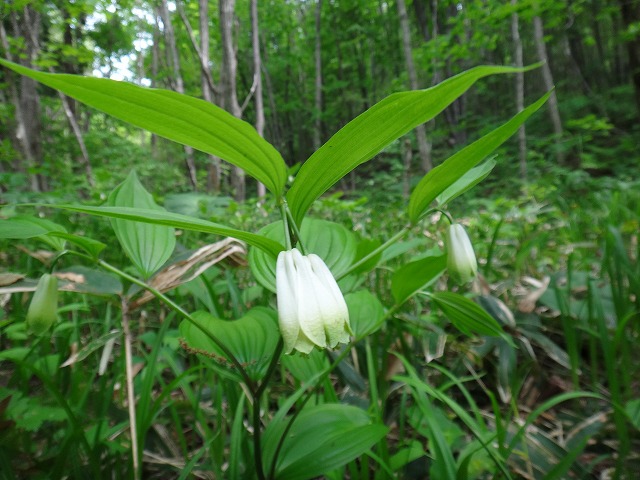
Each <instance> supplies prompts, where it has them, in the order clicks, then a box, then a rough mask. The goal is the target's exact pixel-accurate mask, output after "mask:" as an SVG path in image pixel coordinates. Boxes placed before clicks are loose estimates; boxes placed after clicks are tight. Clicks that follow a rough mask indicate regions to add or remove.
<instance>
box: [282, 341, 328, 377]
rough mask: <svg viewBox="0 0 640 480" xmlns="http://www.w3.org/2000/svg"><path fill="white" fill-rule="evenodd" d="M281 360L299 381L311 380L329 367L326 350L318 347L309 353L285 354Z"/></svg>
mask: <svg viewBox="0 0 640 480" xmlns="http://www.w3.org/2000/svg"><path fill="white" fill-rule="evenodd" d="M280 362H281V363H282V365H283V366H284V367H285V368H286V369H287V370H289V372H290V373H291V375H293V377H294V378H295V379H296V380H298V381H299V382H309V381H311V380H312V379H313V378H315V377H316V376H317V375H318V374H319V373H320V372H323V371H324V370H326V369H327V367H329V360H328V359H327V356H326V355H325V352H321V351H320V350H318V349H317V348H314V349H313V350H312V351H311V353H310V354H309V355H283V356H282V358H281V359H280Z"/></svg>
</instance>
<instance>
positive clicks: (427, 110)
mask: <svg viewBox="0 0 640 480" xmlns="http://www.w3.org/2000/svg"><path fill="white" fill-rule="evenodd" d="M531 68H532V67H528V68H525V69H517V68H513V67H496V66H482V67H476V68H472V69H471V70H468V71H466V72H463V73H461V74H459V75H456V76H455V77H451V78H449V79H447V80H445V81H444V82H442V83H440V84H439V85H436V86H434V87H431V88H429V89H426V90H414V91H409V92H400V93H394V94H393V95H390V96H388V97H387V98H385V99H384V100H382V101H381V102H379V103H377V104H375V105H374V106H373V107H371V108H370V109H368V110H367V111H366V112H364V113H362V114H361V115H359V116H357V117H356V118H354V119H353V120H352V121H351V122H349V123H348V124H347V125H345V126H344V127H343V128H341V129H340V130H339V131H338V132H336V133H335V134H334V135H333V136H332V137H331V138H330V139H329V140H328V141H327V143H325V144H324V145H323V146H322V147H320V148H319V149H318V150H317V151H316V152H315V153H314V154H313V155H311V157H309V159H308V160H307V161H306V162H305V163H304V164H303V165H302V168H301V169H300V172H298V175H297V176H296V179H295V180H294V182H293V185H292V186H291V190H289V192H288V193H287V199H288V201H289V205H290V206H291V212H292V214H293V217H294V218H295V220H296V222H297V223H298V225H299V224H300V223H301V222H302V218H303V217H304V215H305V213H306V212H307V210H308V209H309V207H310V206H311V204H312V203H313V202H314V201H315V200H316V199H317V198H318V197H319V196H320V195H322V194H323V193H324V192H326V191H327V190H328V189H329V188H330V187H331V186H332V185H334V184H335V183H336V182H337V181H338V180H340V179H341V178H342V177H344V176H345V175H346V174H347V173H349V172H350V171H351V170H353V169H354V168H356V167H357V166H358V165H361V164H362V163H364V162H366V161H368V160H370V159H371V158H373V157H374V156H375V155H377V154H378V153H379V152H380V151H381V150H382V149H383V148H385V147H386V146H387V145H389V144H390V143H391V142H393V141H394V140H396V139H397V138H400V137H401V136H402V135H404V134H405V133H407V132H409V131H411V130H413V129H414V128H415V127H417V126H418V125H420V124H422V123H424V122H426V121H428V120H431V119H432V118H433V117H435V116H436V115H438V114H439V113H440V112H441V111H442V110H444V109H445V108H446V107H447V106H448V105H449V104H451V103H452V102H453V101H454V100H455V99H456V98H458V97H459V96H460V95H462V94H463V93H464V92H465V91H467V90H468V89H469V88H470V87H471V86H472V85H473V84H474V83H475V82H476V80H479V79H480V78H482V77H486V76H488V75H494V74H499V73H515V72H521V71H526V70H529V69H531ZM476 163H477V162H476Z"/></svg>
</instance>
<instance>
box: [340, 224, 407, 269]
mask: <svg viewBox="0 0 640 480" xmlns="http://www.w3.org/2000/svg"><path fill="white" fill-rule="evenodd" d="M408 232H409V227H403V228H402V230H400V231H399V232H398V233H396V234H395V235H394V236H393V237H391V238H390V239H389V240H387V241H386V242H384V243H383V244H382V245H380V246H379V247H378V248H376V249H375V250H373V251H372V252H370V253H368V254H367V255H365V256H364V257H362V258H361V259H360V260H358V261H357V262H356V263H354V264H353V265H351V266H350V267H349V269H348V270H347V271H346V272H344V273H342V274H341V275H338V276H337V277H336V281H338V280H341V279H342V278H344V277H346V276H347V275H349V274H350V273H353V272H354V271H355V270H357V269H358V268H359V267H360V266H361V265H364V264H365V263H366V262H368V261H369V260H371V259H372V258H373V257H375V256H376V255H378V254H379V253H381V252H383V251H384V250H386V249H387V248H389V246H391V245H393V244H394V243H396V242H397V241H398V240H400V239H401V238H402V237H404V236H405V235H406V234H407V233H408Z"/></svg>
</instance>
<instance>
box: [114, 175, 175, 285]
mask: <svg viewBox="0 0 640 480" xmlns="http://www.w3.org/2000/svg"><path fill="white" fill-rule="evenodd" d="M109 204H110V205H111V206H113V207H132V208H144V209H149V210H156V211H160V212H164V211H165V209H164V208H162V207H160V206H158V205H156V202H154V201H153V197H152V196H151V194H150V193H149V192H147V191H146V190H145V189H144V187H143V186H142V184H141V183H140V181H139V180H138V176H137V175H136V173H135V171H131V173H130V174H129V176H127V179H126V180H125V181H124V182H122V183H121V184H120V185H118V186H117V187H116V188H115V190H114V191H113V192H111V195H109ZM111 226H112V227H113V230H114V231H115V232H116V237H118V240H119V241H120V245H122V249H123V250H124V251H125V253H126V254H127V256H128V257H129V258H130V259H131V261H132V262H133V264H134V265H135V267H136V268H137V269H138V271H139V272H140V274H141V275H142V276H143V277H144V278H149V277H150V276H151V275H153V274H154V273H155V272H156V271H157V270H158V269H160V267H162V265H164V263H165V262H166V261H167V260H168V259H169V257H170V256H171V254H172V253H173V250H174V248H175V246H176V237H175V231H174V230H173V228H166V227H163V226H160V225H152V224H148V223H140V222H132V221H130V220H122V219H117V218H113V219H111Z"/></svg>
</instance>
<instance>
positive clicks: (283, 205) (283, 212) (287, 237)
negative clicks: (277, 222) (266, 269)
mask: <svg viewBox="0 0 640 480" xmlns="http://www.w3.org/2000/svg"><path fill="white" fill-rule="evenodd" d="M280 216H281V217H282V225H283V227H284V245H285V247H287V250H291V249H292V248H293V246H292V245H291V235H290V234H289V221H288V219H287V204H286V201H283V202H282V203H281V204H280Z"/></svg>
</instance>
